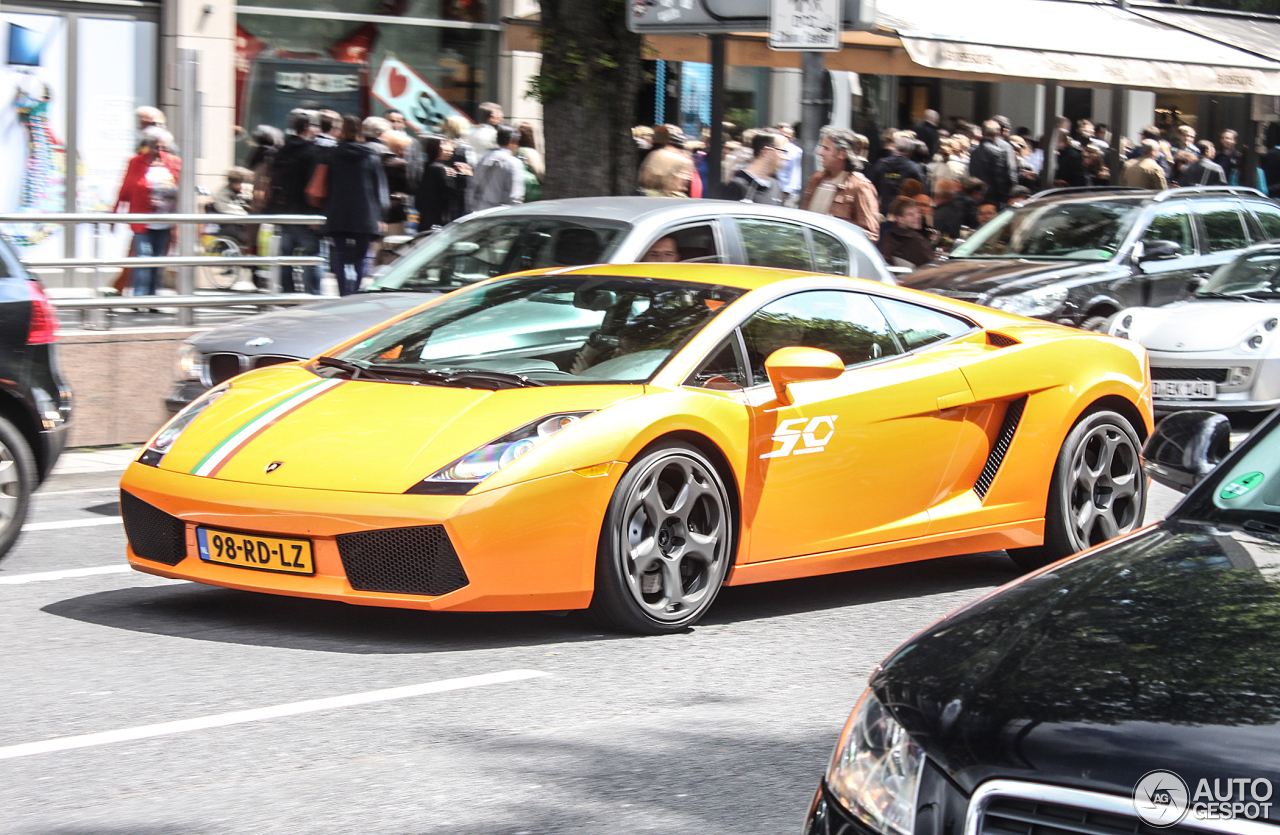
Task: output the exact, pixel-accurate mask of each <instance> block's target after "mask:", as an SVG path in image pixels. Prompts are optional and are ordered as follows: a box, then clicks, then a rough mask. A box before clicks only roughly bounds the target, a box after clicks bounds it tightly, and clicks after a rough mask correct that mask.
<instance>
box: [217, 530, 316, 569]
mask: <svg viewBox="0 0 1280 835" xmlns="http://www.w3.org/2000/svg"><path fill="white" fill-rule="evenodd" d="M196 545H197V546H198V547H199V549H200V559H202V560H204V561H205V562H216V563H219V564H221V565H234V566H236V567H238V568H256V569H258V570H259V571H279V572H283V573H285V574H315V573H316V564H315V560H314V559H313V558H312V556H311V540H309V539H280V538H279V537H274V536H256V535H254V534H249V533H238V532H236V531H220V530H216V529H214V528H196Z"/></svg>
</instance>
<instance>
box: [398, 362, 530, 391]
mask: <svg viewBox="0 0 1280 835" xmlns="http://www.w3.org/2000/svg"><path fill="white" fill-rule="evenodd" d="M373 368H376V369H378V373H384V374H398V375H402V376H405V377H413V378H415V379H418V380H422V381H424V382H430V383H435V384H437V385H445V386H462V387H464V388H472V387H474V388H487V389H489V390H490V391H497V390H498V389H518V388H533V387H535V386H545V385H546V383H544V382H541V381H539V380H531V379H529V378H528V377H526V376H524V375H523V374H508V373H506V372H505V371H479V370H475V371H468V370H466V369H463V370H461V371H438V370H436V369H434V368H401V367H398V366H388V365H374V366H373Z"/></svg>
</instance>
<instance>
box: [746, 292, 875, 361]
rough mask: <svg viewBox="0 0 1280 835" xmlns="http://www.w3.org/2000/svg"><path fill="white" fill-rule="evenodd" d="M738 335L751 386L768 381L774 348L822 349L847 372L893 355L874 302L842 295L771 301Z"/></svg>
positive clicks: (804, 295) (808, 295) (798, 295)
mask: <svg viewBox="0 0 1280 835" xmlns="http://www.w3.org/2000/svg"><path fill="white" fill-rule="evenodd" d="M742 336H743V339H744V341H745V342H746V343H747V362H748V363H750V365H751V371H752V375H753V376H754V378H755V382H756V383H759V382H761V381H763V380H766V379H768V375H767V374H766V373H765V370H764V361H765V360H766V359H767V358H768V356H769V355H770V354H772V353H773V352H774V351H776V350H778V349H779V348H789V347H792V346H803V347H806V348H821V349H823V350H824V351H830V352H832V353H833V354H835V355H836V356H838V357H840V359H841V360H843V361H844V364H845V366H846V367H848V366H851V365H858V364H859V363H864V362H871V361H873V360H878V359H881V358H883V357H888V356H892V355H893V354H896V353H898V346H897V343H895V342H894V340H893V334H892V333H890V331H889V323H888V322H887V321H886V320H885V318H884V314H883V313H881V312H880V309H879V308H878V307H876V305H875V302H873V301H871V299H870V298H869V297H868V296H866V295H863V294H862V293H848V292H844V291H841V290H813V291H810V292H807V293H796V294H795V295H794V296H787V297H786V298H783V299H778V300H777V301H774V302H770V303H769V304H768V305H765V306H764V307H762V308H761V309H760V310H759V311H758V312H757V313H756V314H755V315H754V316H752V317H751V318H750V319H748V320H747V321H746V322H745V323H743V325H742Z"/></svg>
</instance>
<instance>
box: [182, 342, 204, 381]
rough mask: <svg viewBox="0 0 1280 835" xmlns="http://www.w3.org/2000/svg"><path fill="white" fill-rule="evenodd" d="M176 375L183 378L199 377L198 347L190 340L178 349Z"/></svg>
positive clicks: (192, 378)
mask: <svg viewBox="0 0 1280 835" xmlns="http://www.w3.org/2000/svg"><path fill="white" fill-rule="evenodd" d="M178 376H179V377H181V378H182V379H184V380H199V379H200V349H199V348H197V347H196V346H194V345H192V344H191V343H190V342H184V343H182V347H181V348H179V349H178Z"/></svg>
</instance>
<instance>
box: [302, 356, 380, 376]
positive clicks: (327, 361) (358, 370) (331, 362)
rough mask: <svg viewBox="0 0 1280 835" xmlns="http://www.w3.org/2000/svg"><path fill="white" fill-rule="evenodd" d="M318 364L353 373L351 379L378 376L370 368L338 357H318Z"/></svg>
mask: <svg viewBox="0 0 1280 835" xmlns="http://www.w3.org/2000/svg"><path fill="white" fill-rule="evenodd" d="M316 365H323V366H327V367H329V368H337V369H338V370H340V371H345V372H347V373H348V374H350V375H351V379H353V380H358V379H360V377H362V376H368V377H376V376H378V375H377V374H376V373H372V374H371V373H370V372H369V369H367V368H365V367H364V366H362V365H356V364H355V363H354V362H347V361H346V360H340V359H338V358H337V357H316Z"/></svg>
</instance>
